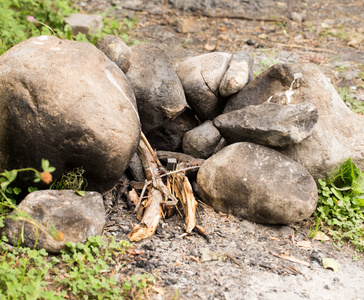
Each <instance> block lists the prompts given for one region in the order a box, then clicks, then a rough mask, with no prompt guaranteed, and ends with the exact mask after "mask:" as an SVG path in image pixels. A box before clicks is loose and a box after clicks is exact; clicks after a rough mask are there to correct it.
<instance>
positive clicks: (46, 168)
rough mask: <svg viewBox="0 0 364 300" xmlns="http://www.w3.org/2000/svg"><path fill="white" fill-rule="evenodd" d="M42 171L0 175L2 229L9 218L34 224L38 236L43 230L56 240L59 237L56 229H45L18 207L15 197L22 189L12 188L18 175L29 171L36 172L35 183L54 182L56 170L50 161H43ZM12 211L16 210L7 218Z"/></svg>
mask: <svg viewBox="0 0 364 300" xmlns="http://www.w3.org/2000/svg"><path fill="white" fill-rule="evenodd" d="M42 169H43V171H42V172H39V171H38V170H36V169H34V168H23V169H15V170H11V171H6V170H5V171H4V172H3V173H0V207H1V209H0V227H3V226H4V222H3V221H4V219H5V217H8V218H12V219H15V220H19V221H24V222H27V223H29V224H32V225H33V226H34V228H35V230H36V232H37V236H38V230H41V231H42V232H43V233H45V234H47V235H51V236H52V237H54V238H56V237H57V236H58V234H59V232H58V231H57V230H55V229H54V228H45V227H44V226H43V225H42V224H40V223H38V222H36V221H35V220H33V218H31V217H30V216H29V215H28V214H27V213H26V212H24V211H23V210H21V209H19V208H18V207H17V206H16V201H15V199H14V195H18V194H20V192H21V189H20V188H17V187H14V188H12V187H10V184H11V183H12V182H13V181H14V180H15V179H16V177H17V175H18V173H20V172H29V171H30V172H34V182H39V181H41V180H42V181H43V182H44V183H46V184H50V183H51V182H52V174H51V172H53V171H54V170H55V168H54V167H51V166H50V164H49V161H48V160H46V159H42ZM4 207H5V209H4ZM11 210H14V213H13V214H11V215H9V216H7V214H8V213H9V212H10V211H11ZM21 238H23V237H21Z"/></svg>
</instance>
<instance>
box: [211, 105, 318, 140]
mask: <svg viewBox="0 0 364 300" xmlns="http://www.w3.org/2000/svg"><path fill="white" fill-rule="evenodd" d="M318 117H319V116H318V111H317V109H316V108H315V106H314V105H313V104H311V103H302V104H297V105H294V104H288V105H280V104H277V103H270V102H265V103H263V104H261V105H257V106H254V105H250V106H247V107H245V108H242V109H239V110H234V111H231V112H229V113H226V114H222V115H220V116H218V117H216V118H215V119H214V123H213V124H214V126H215V127H216V128H217V129H218V130H219V131H220V133H221V135H222V136H223V137H224V138H225V139H226V140H227V141H228V142H229V143H235V142H253V143H257V144H262V145H267V146H275V147H284V146H287V145H290V144H297V143H300V142H302V141H303V140H304V139H306V138H307V137H309V136H310V135H311V134H312V131H313V128H314V126H315V124H316V123H317V120H318Z"/></svg>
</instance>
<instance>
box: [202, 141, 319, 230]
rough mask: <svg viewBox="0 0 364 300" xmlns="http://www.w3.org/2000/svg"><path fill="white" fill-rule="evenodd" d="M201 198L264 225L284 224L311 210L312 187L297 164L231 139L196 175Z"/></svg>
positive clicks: (313, 200)
mask: <svg viewBox="0 0 364 300" xmlns="http://www.w3.org/2000/svg"><path fill="white" fill-rule="evenodd" d="M197 183H198V186H199V194H200V196H201V198H202V199H203V201H204V202H206V203H207V204H209V205H211V206H212V207H213V208H214V209H216V210H218V211H222V212H224V213H228V214H233V215H235V216H238V217H241V218H246V219H248V220H250V221H253V222H259V223H265V224H289V223H294V222H298V221H302V220H304V219H306V218H308V217H309V216H310V215H311V214H312V213H313V212H314V211H315V209H316V205H317V198H318V196H317V187H316V183H315V180H314V179H313V178H312V176H311V175H310V174H309V173H308V172H307V171H306V170H305V169H304V168H303V167H302V166H300V165H299V164H298V163H296V162H294V161H293V160H291V159H289V158H288V157H286V156H284V155H283V154H281V153H279V152H277V151H275V150H272V149H270V148H267V147H265V146H261V145H257V144H252V143H235V144H233V145H230V146H227V147H225V148H224V149H222V150H221V151H219V152H218V153H217V154H215V155H213V156H211V157H210V158H209V159H207V160H206V161H205V162H204V164H203V165H202V166H201V168H200V169H199V171H198V174H197Z"/></svg>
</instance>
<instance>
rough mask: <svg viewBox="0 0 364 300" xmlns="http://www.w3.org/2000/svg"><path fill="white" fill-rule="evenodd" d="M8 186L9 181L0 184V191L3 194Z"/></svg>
mask: <svg viewBox="0 0 364 300" xmlns="http://www.w3.org/2000/svg"><path fill="white" fill-rule="evenodd" d="M9 184H10V182H9V181H5V182H2V183H1V184H0V186H1V190H2V191H4V192H5V191H6V189H7V187H8V185H9Z"/></svg>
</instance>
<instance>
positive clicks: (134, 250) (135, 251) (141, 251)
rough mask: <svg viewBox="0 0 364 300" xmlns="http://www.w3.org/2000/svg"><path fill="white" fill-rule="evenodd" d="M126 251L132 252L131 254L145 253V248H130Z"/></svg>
mask: <svg viewBox="0 0 364 300" xmlns="http://www.w3.org/2000/svg"><path fill="white" fill-rule="evenodd" d="M125 252H126V253H128V254H130V255H142V254H145V251H144V250H141V249H128V250H126V251H125Z"/></svg>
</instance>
